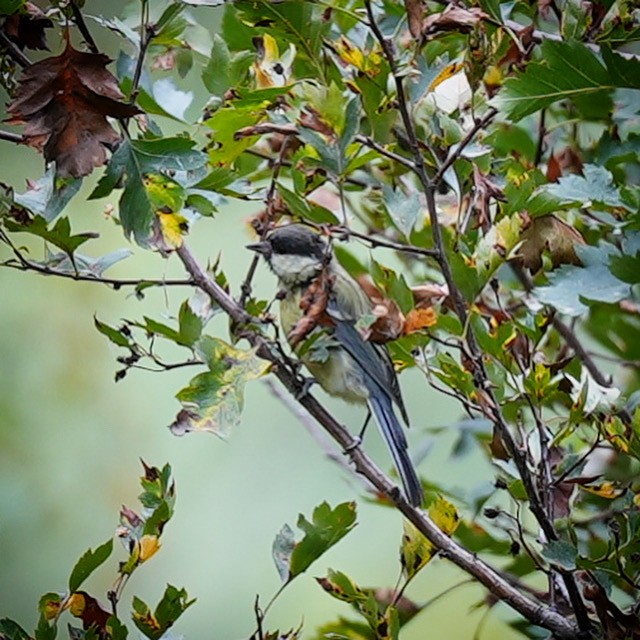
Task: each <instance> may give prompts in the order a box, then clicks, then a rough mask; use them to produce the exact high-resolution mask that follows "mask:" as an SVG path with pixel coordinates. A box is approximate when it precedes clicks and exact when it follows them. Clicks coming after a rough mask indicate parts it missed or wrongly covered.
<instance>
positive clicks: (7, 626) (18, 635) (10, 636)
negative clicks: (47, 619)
mask: <svg viewBox="0 0 640 640" xmlns="http://www.w3.org/2000/svg"><path fill="white" fill-rule="evenodd" d="M0 638H2V639H3V640H5V638H6V640H29V639H30V638H31V636H30V635H29V634H28V633H27V632H26V631H25V630H24V629H23V628H22V627H21V626H20V625H19V624H18V623H17V622H14V621H13V620H10V619H9V618H2V620H0Z"/></svg>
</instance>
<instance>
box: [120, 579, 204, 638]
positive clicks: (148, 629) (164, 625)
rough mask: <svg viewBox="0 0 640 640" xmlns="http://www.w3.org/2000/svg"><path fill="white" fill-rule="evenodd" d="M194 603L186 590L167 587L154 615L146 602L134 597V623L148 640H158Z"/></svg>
mask: <svg viewBox="0 0 640 640" xmlns="http://www.w3.org/2000/svg"><path fill="white" fill-rule="evenodd" d="M194 602H195V599H194V600H189V599H188V595H187V592H186V591H185V590H184V589H177V588H176V587H174V586H172V585H167V587H166V589H165V592H164V595H163V596H162V599H161V600H160V602H159V603H158V606H157V607H156V608H155V611H154V612H153V613H152V612H151V609H150V608H149V606H148V605H147V604H146V603H145V602H143V601H142V600H141V599H140V598H138V597H137V596H134V598H133V603H132V608H133V615H132V619H133V623H134V624H135V625H136V627H138V629H139V630H140V631H141V632H142V633H143V634H144V635H145V636H146V637H147V638H151V639H152V640H158V639H159V638H161V637H162V636H163V635H164V634H165V633H166V631H167V630H168V629H169V628H171V627H172V626H173V625H174V623H175V622H176V620H177V619H178V618H179V617H180V616H181V615H182V614H183V613H184V612H185V611H186V610H187V609H188V608H189V607H190V606H191V605H192V604H193V603H194Z"/></svg>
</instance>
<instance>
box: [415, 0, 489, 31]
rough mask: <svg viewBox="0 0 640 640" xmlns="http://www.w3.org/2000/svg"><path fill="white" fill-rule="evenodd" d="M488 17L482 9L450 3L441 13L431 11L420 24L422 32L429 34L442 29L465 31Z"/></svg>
mask: <svg viewBox="0 0 640 640" xmlns="http://www.w3.org/2000/svg"><path fill="white" fill-rule="evenodd" d="M488 17H489V16H488V15H487V14H486V13H485V12H484V11H482V9H478V8H476V7H474V8H471V9H464V8H462V7H456V6H454V5H452V4H450V5H447V8H446V9H445V10H444V11H443V12H442V13H432V14H431V15H429V16H428V17H427V19H426V20H425V21H424V23H423V25H422V34H423V35H424V36H427V35H429V36H431V35H434V34H436V33H440V32H442V31H459V32H460V33H466V32H468V31H471V29H472V28H473V27H475V26H476V25H477V24H478V23H479V22H480V21H482V20H484V19H486V18H488Z"/></svg>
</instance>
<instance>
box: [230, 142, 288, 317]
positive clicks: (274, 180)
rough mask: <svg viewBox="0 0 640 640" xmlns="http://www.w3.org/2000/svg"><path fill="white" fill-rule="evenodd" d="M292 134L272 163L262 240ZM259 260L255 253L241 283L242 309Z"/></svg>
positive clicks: (273, 206) (267, 230)
mask: <svg viewBox="0 0 640 640" xmlns="http://www.w3.org/2000/svg"><path fill="white" fill-rule="evenodd" d="M291 135H292V134H290V133H289V134H286V135H285V136H284V138H283V139H282V145H281V146H280V153H279V154H278V158H277V160H276V161H275V162H274V163H273V171H272V173H271V183H270V184H269V191H268V192H267V197H266V201H265V204H266V222H265V224H264V226H263V228H262V229H261V232H260V239H261V240H264V238H265V237H266V235H267V233H268V232H269V229H270V224H269V223H270V222H271V221H272V220H273V214H274V208H275V202H276V188H277V186H278V177H279V175H280V169H281V168H282V163H283V161H284V157H285V155H286V153H287V148H288V147H289V140H290V137H291ZM259 260H260V256H259V255H258V254H257V253H255V254H254V256H253V258H252V259H251V264H250V265H249V271H248V272H247V275H246V277H245V279H244V280H243V281H242V286H241V288H240V306H241V307H244V305H245V302H246V301H247V298H248V297H249V296H250V295H251V282H252V281H253V276H254V275H255V272H256V269H257V267H258V262H259Z"/></svg>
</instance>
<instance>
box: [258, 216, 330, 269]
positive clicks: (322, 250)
mask: <svg viewBox="0 0 640 640" xmlns="http://www.w3.org/2000/svg"><path fill="white" fill-rule="evenodd" d="M267 242H268V243H269V244H270V245H271V250H272V251H273V253H276V254H280V255H298V256H313V257H315V258H318V260H325V259H326V254H327V245H326V243H325V241H324V240H323V239H322V238H321V237H320V236H319V235H318V234H317V233H315V232H314V231H311V229H309V228H308V227H305V226H304V225H301V224H289V225H287V226H285V227H279V228H277V229H275V230H274V231H272V232H271V233H270V234H269V235H268V236H267Z"/></svg>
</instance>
